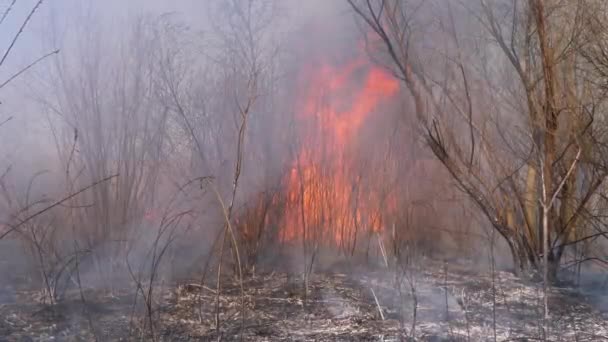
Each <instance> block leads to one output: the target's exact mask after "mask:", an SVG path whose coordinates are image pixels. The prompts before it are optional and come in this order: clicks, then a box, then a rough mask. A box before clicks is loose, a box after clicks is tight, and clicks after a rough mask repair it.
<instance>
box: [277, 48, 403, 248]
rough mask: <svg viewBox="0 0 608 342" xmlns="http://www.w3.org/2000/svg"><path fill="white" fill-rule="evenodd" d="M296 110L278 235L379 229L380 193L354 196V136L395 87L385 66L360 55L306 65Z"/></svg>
mask: <svg viewBox="0 0 608 342" xmlns="http://www.w3.org/2000/svg"><path fill="white" fill-rule="evenodd" d="M303 79H304V84H305V86H303V87H302V89H305V91H304V92H303V94H304V96H303V97H302V101H303V103H302V104H301V105H300V108H302V111H301V112H299V113H297V120H298V121H297V123H298V126H297V127H298V129H299V132H298V133H299V135H300V137H301V138H302V140H301V144H300V145H301V146H300V150H299V151H298V152H297V155H296V156H295V160H294V162H293V164H292V169H291V172H290V174H289V175H287V179H286V182H287V193H288V205H287V209H286V212H285V216H284V219H283V229H282V237H281V238H282V239H283V240H284V241H293V240H300V239H319V240H321V241H323V240H324V241H327V239H329V241H331V240H333V241H334V242H335V243H337V244H340V243H342V242H344V240H345V239H352V235H353V233H355V234H356V232H355V230H356V229H357V227H359V226H361V229H368V230H373V231H377V230H380V229H382V218H381V217H380V214H379V205H380V199H379V194H376V193H373V192H371V193H367V194H365V195H360V194H358V195H354V193H355V192H354V191H353V189H354V187H355V186H356V185H357V182H358V181H359V179H360V177H359V176H358V175H357V174H356V171H355V169H354V168H353V165H352V157H351V155H352V153H349V151H351V150H352V149H354V148H355V143H356V141H357V136H358V134H359V133H360V132H361V128H362V127H363V126H364V125H365V123H366V120H367V119H368V118H369V116H370V115H371V114H372V113H374V111H375V110H376V109H377V107H378V106H379V105H381V104H382V103H383V102H386V101H388V100H389V99H390V98H391V97H392V96H393V95H395V94H396V93H397V92H398V90H399V83H398V81H397V80H396V79H394V78H393V77H392V76H391V75H389V74H388V73H387V72H386V71H384V70H383V69H381V68H379V67H375V66H373V65H372V64H371V63H370V62H369V61H368V60H366V59H365V58H358V59H357V60H355V61H353V62H352V63H348V64H346V65H343V66H333V65H330V64H327V63H325V64H323V65H322V66H321V67H318V68H312V67H311V68H306V70H305V71H304V73H303Z"/></svg>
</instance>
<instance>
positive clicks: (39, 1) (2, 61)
mask: <svg viewBox="0 0 608 342" xmlns="http://www.w3.org/2000/svg"><path fill="white" fill-rule="evenodd" d="M43 1H44V0H38V2H37V3H36V5H34V7H33V8H32V10H31V11H30V13H29V14H28V15H27V18H25V20H24V21H23V24H21V27H20V28H19V31H18V32H17V34H15V36H14V37H13V40H12V41H11V44H10V45H9V46H8V48H7V49H6V51H5V52H4V55H3V56H2V59H0V66H1V65H2V64H4V61H5V60H6V58H7V57H8V55H9V54H10V53H11V50H12V49H13V47H14V46H15V43H17V40H18V39H19V36H21V33H23V30H24V29H25V27H26V26H27V23H28V22H29V21H30V19H31V18H32V16H33V15H34V13H35V12H36V10H37V9H38V7H40V5H42V2H43Z"/></svg>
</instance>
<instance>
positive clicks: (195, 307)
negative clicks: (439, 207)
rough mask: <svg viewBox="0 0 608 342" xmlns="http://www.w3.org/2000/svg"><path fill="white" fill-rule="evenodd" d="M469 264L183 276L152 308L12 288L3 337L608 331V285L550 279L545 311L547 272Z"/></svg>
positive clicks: (159, 290) (75, 293) (445, 337)
mask: <svg viewBox="0 0 608 342" xmlns="http://www.w3.org/2000/svg"><path fill="white" fill-rule="evenodd" d="M467 269H470V268H469V267H467V266H466V265H462V264H461V265H459V266H455V265H452V264H450V265H448V266H446V265H444V264H442V263H428V265H427V266H425V267H424V268H418V269H417V270H416V271H412V270H409V271H408V270H405V271H404V272H395V271H388V270H386V269H385V270H378V269H377V268H376V269H374V270H370V269H365V268H361V267H360V268H357V269H353V268H348V271H347V270H346V269H340V270H325V271H323V272H321V271H319V272H316V273H314V274H312V275H311V277H310V279H309V281H308V290H307V291H305V285H304V281H303V279H302V277H301V276H299V275H294V274H290V273H287V272H269V273H263V274H256V275H252V274H249V275H247V276H246V277H244V281H243V290H244V295H242V293H241V287H240V284H239V282H238V281H236V279H235V278H234V277H226V278H225V279H223V280H222V290H221V292H220V295H219V296H218V295H217V292H216V289H215V286H214V280H213V279H210V280H209V282H208V283H207V284H205V285H203V286H201V285H200V279H199V280H194V279H192V280H182V281H180V282H178V283H175V284H159V285H158V286H157V287H156V288H155V289H154V291H155V295H154V298H155V299H154V300H153V301H152V304H151V305H152V307H153V308H154V311H153V313H152V317H150V316H149V315H147V313H146V311H145V305H142V304H141V301H142V299H141V297H140V296H139V297H138V298H139V299H137V300H136V298H135V296H134V291H133V290H124V291H120V290H114V291H113V292H112V293H108V292H107V291H94V290H91V289H83V290H82V291H80V290H70V291H68V292H66V294H65V296H64V298H61V300H60V301H59V303H58V304H54V305H45V304H41V303H40V298H39V297H40V294H39V293H37V292H30V291H15V295H14V296H12V297H11V298H10V300H9V299H7V298H3V301H2V302H1V304H0V341H92V340H98V341H130V340H152V339H156V340H158V341H218V340H222V341H235V340H241V339H242V340H243V341H414V340H415V341H494V340H498V341H534V340H545V341H601V340H608V328H607V324H606V323H607V318H608V316H607V315H606V314H605V313H604V312H602V310H601V309H602V308H601V306H600V305H599V304H600V303H603V302H602V300H605V299H602V298H603V297H602V294H601V293H587V294H584V292H583V291H581V290H579V289H575V288H571V287H566V286H564V287H559V286H558V287H552V288H551V290H550V293H549V311H550V318H549V320H547V321H545V320H543V301H542V298H543V292H542V284H539V283H532V282H525V281H522V280H520V279H518V278H517V277H515V276H513V275H512V274H510V273H507V272H495V273H494V276H492V274H482V273H479V272H470V271H467ZM209 278H213V277H212V276H210V277H209ZM83 299H84V300H83ZM218 306H219V310H218ZM218 312H219V317H218V316H217V313H218ZM218 318H219V325H218V324H217V319H218ZM150 325H152V327H153V329H150ZM152 331H153V335H151V332H152ZM218 333H219V335H220V337H221V338H218Z"/></svg>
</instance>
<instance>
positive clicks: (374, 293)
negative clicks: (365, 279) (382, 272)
mask: <svg viewBox="0 0 608 342" xmlns="http://www.w3.org/2000/svg"><path fill="white" fill-rule="evenodd" d="M369 289H370V290H372V295H373V296H374V301H375V302H376V306H377V307H378V312H379V313H380V318H382V320H383V321H384V313H382V307H381V306H380V302H378V297H376V292H374V288H373V287H371V286H370V288H369Z"/></svg>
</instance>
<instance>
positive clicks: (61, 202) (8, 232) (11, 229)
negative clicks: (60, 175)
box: [0, 174, 118, 240]
mask: <svg viewBox="0 0 608 342" xmlns="http://www.w3.org/2000/svg"><path fill="white" fill-rule="evenodd" d="M116 177H118V174H114V175H112V176H109V177H106V178H104V179H102V180H98V181H96V182H94V183H92V184H90V185H88V186H86V187H84V188H82V189H80V190H78V191H76V192H75V193H72V194H70V195H68V196H67V197H64V198H63V199H61V200H59V201H57V202H55V203H53V204H51V205H49V206H48V207H46V208H44V209H41V210H39V211H37V212H35V213H34V214H32V215H30V216H28V217H26V218H25V219H23V220H20V222H19V223H17V224H16V225H11V224H7V226H9V227H10V229H9V230H7V231H6V232H4V233H2V234H0V240H2V239H3V238H4V237H6V236H7V235H8V234H10V233H12V232H13V231H15V230H17V229H19V227H21V226H23V225H24V224H26V223H27V222H29V221H30V220H32V219H34V218H35V217H37V216H40V215H42V214H44V213H45V212H47V211H49V210H51V209H53V208H55V207H57V206H59V205H61V204H63V203H65V202H67V201H69V200H70V199H72V198H73V197H76V196H78V195H80V194H81V193H83V192H85V191H87V190H89V189H91V188H93V187H95V186H97V185H99V184H101V183H105V182H107V181H109V180H111V179H113V178H116Z"/></svg>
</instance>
